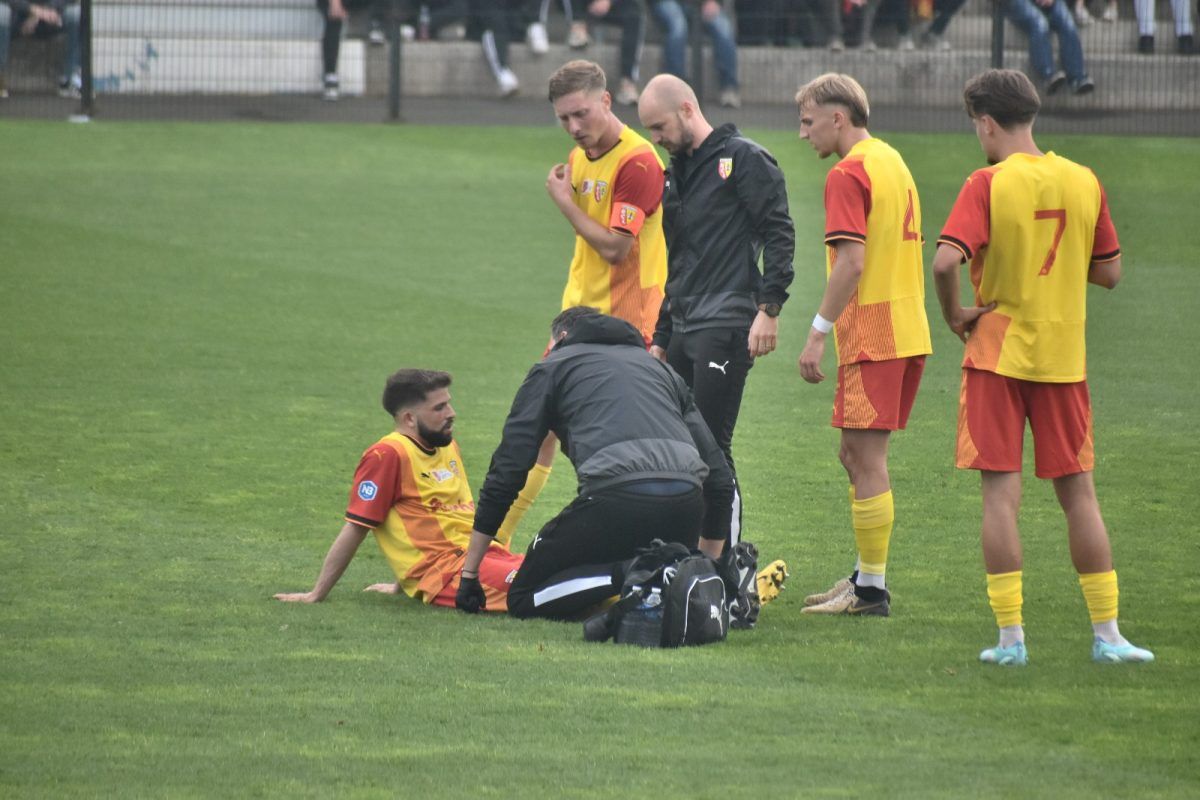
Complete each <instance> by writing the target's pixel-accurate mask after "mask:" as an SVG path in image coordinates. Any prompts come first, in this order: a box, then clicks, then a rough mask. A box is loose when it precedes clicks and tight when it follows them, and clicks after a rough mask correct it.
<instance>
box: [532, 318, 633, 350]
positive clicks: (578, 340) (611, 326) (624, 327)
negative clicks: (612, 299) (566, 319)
mask: <svg viewBox="0 0 1200 800" xmlns="http://www.w3.org/2000/svg"><path fill="white" fill-rule="evenodd" d="M573 344H625V345H633V346H635V347H640V348H642V349H645V347H646V343H645V341H643V339H642V335H641V334H640V333H638V330H637V328H635V327H633V326H632V325H630V324H629V323H628V322H626V321H625V320H623V319H617V318H616V317H610V316H608V315H606V314H599V315H597V316H594V317H583V318H582V319H579V320H577V321H576V322H575V325H574V326H573V327H572V328H571V330H569V331H568V332H567V335H566V338H564V339H563V340H562V341H561V342H559V343H558V344H556V345H555V346H554V349H555V350H558V349H560V348H563V347H567V346H569V345H573Z"/></svg>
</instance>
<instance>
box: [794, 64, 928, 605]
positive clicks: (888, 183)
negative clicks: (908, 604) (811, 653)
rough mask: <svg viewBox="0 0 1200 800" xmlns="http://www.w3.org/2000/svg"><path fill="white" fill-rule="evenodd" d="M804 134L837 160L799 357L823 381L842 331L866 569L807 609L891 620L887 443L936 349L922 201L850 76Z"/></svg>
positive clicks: (851, 467) (839, 396)
mask: <svg viewBox="0 0 1200 800" xmlns="http://www.w3.org/2000/svg"><path fill="white" fill-rule="evenodd" d="M796 105H797V107H798V109H799V112H800V138H801V139H804V140H806V141H807V142H808V143H809V144H811V145H812V147H813V149H814V150H816V151H817V154H818V155H819V156H820V157H821V158H827V157H829V156H830V155H833V154H835V153H836V154H837V156H838V158H839V161H838V162H837V163H836V164H835V165H834V166H833V169H831V170H830V171H829V175H828V177H827V178H826V180H825V245H826V248H825V252H826V270H827V274H828V283H827V284H826V287H825V294H824V296H823V297H822V298H821V305H820V307H819V308H818V310H817V314H816V316H815V317H814V318H813V323H812V327H811V329H810V330H809V332H808V340H807V342H806V343H805V345H804V350H803V351H802V352H801V354H800V361H799V366H800V375H801V377H803V378H804V380H806V381H808V382H809V383H820V382H821V381H823V380H824V379H825V373H824V372H822V371H821V358H822V356H823V355H824V353H825V340H826V337H827V336H828V334H829V333H830V331H833V332H834V335H835V342H836V350H837V391H836V393H835V396H834V406H833V426H834V427H835V428H840V429H841V448H840V452H839V456H840V458H841V462H842V466H843V467H845V469H846V473H847V475H848V476H849V478H850V518H851V523H852V524H853V527H854V539H855V543H856V544H857V548H858V564H857V566H856V567H855V570H854V572H853V574H851V576H850V577H849V578H843V579H842V580H840V581H838V582H837V583H835V584H834V586H833V588H831V589H829V590H828V591H826V592H823V593H821V594H816V595H810V596H809V597H808V598H806V600H805V608H804V612H805V613H809V614H850V615H866V616H882V617H886V616H888V615H889V614H890V613H891V596H890V594H889V593H888V591H887V588H886V582H885V574H886V567H887V557H888V546H889V544H890V542H891V536H892V527H893V524H894V522H895V511H894V504H893V500H892V486H891V479H890V477H889V475H888V442H889V440H890V437H891V433H892V431H894V430H901V429H903V428H904V427H905V425H906V424H907V423H908V416H909V412H910V411H911V410H912V406H913V401H914V399H915V398H916V394H917V388H918V386H920V383H921V373H922V371H923V369H924V366H925V356H926V355H928V354H929V353H930V352H931V351H932V348H931V347H930V342H929V322H928V320H927V319H926V317H925V280H924V275H923V272H922V262H921V203H920V199H919V198H918V197H917V187H916V186H915V185H914V184H913V179H912V175H911V174H909V171H908V167H907V166H905V164H904V159H902V158H901V157H900V154H899V153H897V152H896V151H895V150H894V149H892V148H891V147H890V146H889V145H887V144H886V143H885V142H883V141H881V140H879V139H876V138H874V137H873V136H871V134H870V132H869V131H868V130H867V120H868V116H869V114H870V107H869V106H868V103H867V95H866V92H864V91H863V88H862V87H861V86H860V85H859V84H858V82H857V81H855V80H854V79H853V78H851V77H850V76H849V75H840V74H835V73H827V74H825V75H821V76H820V77H818V78H816V79H814V80H812V81H811V82H809V83H808V84H806V85H805V86H803V87H801V89H800V91H799V92H798V93H797V94H796Z"/></svg>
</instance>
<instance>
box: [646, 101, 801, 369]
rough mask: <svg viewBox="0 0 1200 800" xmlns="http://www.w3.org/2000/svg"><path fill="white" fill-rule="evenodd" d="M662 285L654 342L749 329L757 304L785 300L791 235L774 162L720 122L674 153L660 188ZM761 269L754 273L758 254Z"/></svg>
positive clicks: (793, 243)
mask: <svg viewBox="0 0 1200 800" xmlns="http://www.w3.org/2000/svg"><path fill="white" fill-rule="evenodd" d="M663 232H664V233H665V235H666V240H667V287H666V297H665V298H664V299H663V305H662V310H661V311H660V313H659V315H658V325H657V327H656V329H655V332H654V344H656V345H658V346H659V347H663V348H665V347H666V346H667V343H668V342H669V341H670V339H671V334H672V332H674V333H687V332H688V331H693V330H700V329H702V328H746V329H747V330H748V329H749V328H750V323H752V322H753V321H754V316H755V314H757V313H758V305H759V303H779V304H780V305H783V303H784V302H785V301H786V300H787V298H788V292H787V288H788V286H790V285H791V283H792V277H793V276H794V275H795V272H794V270H793V269H792V256H793V255H794V254H795V250H796V231H795V228H794V226H793V225H792V218H791V215H790V214H789V213H788V199H787V185H786V183H785V182H784V178H783V172H782V171H781V170H780V169H779V165H778V164H777V163H776V162H775V159H774V157H772V155H771V154H770V153H768V152H767V151H766V150H764V149H763V148H762V147H761V146H760V145H758V144H757V143H755V142H752V141H751V140H749V139H747V138H745V137H744V136H742V134H741V133H739V132H738V129H737V128H735V127H734V126H733V125H722V126H721V127H719V128H716V129H714V130H713V132H712V133H710V134H709V135H708V138H707V139H705V140H704V141H703V142H701V144H700V146H699V147H698V148H696V151H695V152H694V153H692V155H690V156H675V157H674V158H672V159H671V164H670V166H669V167H668V168H667V172H666V180H665V183H664V187H663ZM760 255H761V256H762V259H763V272H762V273H760V272H759V271H758V259H759V256H760Z"/></svg>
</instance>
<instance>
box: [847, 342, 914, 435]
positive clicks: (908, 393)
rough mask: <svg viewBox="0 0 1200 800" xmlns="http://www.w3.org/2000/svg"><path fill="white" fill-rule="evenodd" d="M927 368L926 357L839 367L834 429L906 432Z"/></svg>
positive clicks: (865, 362) (864, 362)
mask: <svg viewBox="0 0 1200 800" xmlns="http://www.w3.org/2000/svg"><path fill="white" fill-rule="evenodd" d="M924 369H925V356H910V357H908V358H893V359H889V360H887V361H860V362H858V363H857V364H844V365H842V366H840V367H838V372H837V392H836V393H835V394H834V398H833V427H835V428H854V429H859V430H876V431H898V430H903V429H904V426H905V425H907V424H908V415H909V413H910V412H911V411H912V407H913V401H914V400H915V399H916V397H917V387H919V386H920V385H921V373H922V372H923V371H924Z"/></svg>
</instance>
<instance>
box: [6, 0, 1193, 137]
mask: <svg viewBox="0 0 1200 800" xmlns="http://www.w3.org/2000/svg"><path fill="white" fill-rule="evenodd" d="M1191 2H1192V0H1158V2H1156V0H1133V2H1131V0H1092V2H1091V3H1090V4H1086V3H1085V2H1083V0H1079V2H1076V0H1054V5H1052V6H1050V7H1049V9H1046V10H1040V9H1039V8H1037V7H1036V6H1035V5H1034V4H1033V0H861V2H860V0H724V2H723V3H722V4H719V7H720V14H719V15H718V16H717V17H712V16H706V14H705V11H712V9H713V8H714V7H716V6H713V5H707V6H706V4H704V3H701V2H696V0H613V1H612V3H611V7H612V10H611V11H610V12H609V14H608V15H607V16H606V17H604V18H597V17H594V16H591V15H590V14H589V13H588V9H589V7H591V8H592V9H593V10H594V8H595V7H594V6H591V0H425V2H414V1H413V0H340V2H333V3H332V6H331V4H330V3H329V2H326V0H320V1H319V2H318V1H317V0H201V1H199V2H196V1H194V0H83V2H81V3H78V4H76V3H69V2H64V0H46V5H45V6H37V8H42V9H49V10H51V11H54V12H56V13H55V14H53V15H52V16H53V17H56V18H57V20H58V25H57V27H56V26H55V25H52V24H50V22H51V21H53V20H52V19H35V20H32V22H31V19H30V16H29V13H28V12H23V11H22V9H24V8H25V7H26V4H25V3H22V2H13V0H0V36H3V35H4V34H5V29H7V34H8V36H9V37H10V38H11V46H10V47H9V48H8V50H7V59H4V58H0V76H2V78H0V80H3V83H2V84H0V86H3V87H4V93H6V94H7V95H8V96H7V97H6V98H0V116H4V117H43V118H63V117H67V116H69V115H82V116H84V117H92V116H95V117H99V118H176V119H231V118H232V119H237V118H249V119H280V120H290V119H298V120H347V121H358V120H366V121H384V120H401V121H404V120H409V121H426V120H428V121H439V122H510V121H511V122H522V121H524V122H535V123H536V122H539V121H543V120H547V119H548V111H547V109H546V108H545V102H544V97H545V89H546V79H547V77H548V76H549V74H550V73H551V72H553V70H554V69H555V68H557V67H558V66H559V65H561V64H562V63H564V62H565V61H567V60H569V59H571V58H577V57H584V58H591V59H593V60H596V61H598V62H600V63H601V64H602V65H603V66H604V67H605V69H606V70H607V71H608V72H609V74H610V83H611V88H613V90H614V94H617V95H620V94H621V93H620V92H619V89H621V88H623V85H622V82H621V79H622V77H624V78H629V79H636V82H644V80H645V78H647V77H649V76H650V75H652V74H654V73H655V72H658V71H660V70H661V69H663V67H664V65H671V66H672V68H673V70H674V71H684V72H688V73H690V79H691V80H692V82H693V84H694V85H695V86H696V87H697V89H698V90H699V92H700V94H701V96H702V98H704V101H705V102H706V104H707V103H711V104H717V103H721V104H724V105H727V106H729V108H728V109H727V112H726V113H727V115H728V116H729V117H731V118H733V119H736V120H738V121H741V122H743V124H762V125H776V124H778V125H786V126H790V125H792V124H793V121H794V117H795V112H794V109H793V108H792V105H791V100H792V96H793V94H794V92H795V90H796V87H797V86H798V85H799V84H801V83H803V82H804V81H806V80H807V79H809V78H811V77H813V76H815V75H817V74H820V73H821V72H825V71H829V70H835V71H840V72H848V73H850V74H852V75H854V76H855V77H857V78H858V79H859V80H860V81H861V82H862V83H863V85H864V86H865V87H866V88H867V91H868V93H869V95H870V97H871V100H872V105H873V108H874V110H875V113H874V114H873V116H874V118H875V119H876V120H881V124H880V125H879V127H881V128H890V129H910V130H942V129H947V128H951V129H962V128H963V118H962V114H961V110H960V108H961V106H960V96H961V87H962V84H963V82H964V81H965V80H966V78H968V77H969V76H970V75H972V74H975V73H977V72H979V71H980V70H982V69H984V68H986V67H988V66H989V65H992V64H1000V65H1003V66H1008V67H1016V68H1019V69H1023V70H1025V71H1026V72H1028V73H1029V74H1030V76H1031V77H1033V78H1034V79H1035V80H1036V81H1038V82H1039V84H1040V85H1041V86H1042V87H1043V92H1044V94H1045V107H1044V110H1043V114H1042V116H1041V120H1042V121H1041V123H1040V125H1041V126H1042V127H1043V128H1046V127H1050V128H1054V129H1058V130H1077V131H1079V132H1120V133H1148V134H1149V133H1156V134H1175V135H1196V134H1197V133H1198V132H1200V55H1196V54H1195V50H1196V48H1195V40H1194V31H1193V27H1192V26H1193V16H1195V15H1197V14H1198V13H1200V12H1198V11H1197V9H1195V8H1193V7H1192V5H1191ZM343 4H344V5H345V6H346V7H347V9H348V15H347V18H346V19H345V20H344V21H341V20H337V19H333V21H332V23H331V22H330V17H334V18H336V17H337V7H338V6H339V5H343ZM331 8H332V9H333V13H332V14H330V13H329V10H330V9H331ZM6 10H7V12H8V13H7V14H6V13H5V11H6ZM681 25H686V27H687V33H686V35H685V38H683V39H681V38H680V35H681ZM681 42H682V44H681ZM623 45H624V46H623ZM2 46H3V45H2V44H0V47H2ZM75 64H78V65H79V68H78V70H76V68H75ZM731 73H736V77H735V78H732V79H731ZM1060 73H1061V74H1060ZM625 94H626V96H624V97H619V98H618V99H620V100H630V99H632V95H631V94H630V93H629V92H626V93H625Z"/></svg>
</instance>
